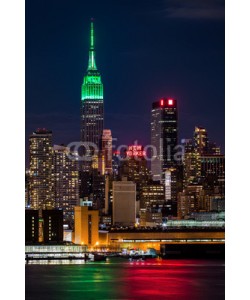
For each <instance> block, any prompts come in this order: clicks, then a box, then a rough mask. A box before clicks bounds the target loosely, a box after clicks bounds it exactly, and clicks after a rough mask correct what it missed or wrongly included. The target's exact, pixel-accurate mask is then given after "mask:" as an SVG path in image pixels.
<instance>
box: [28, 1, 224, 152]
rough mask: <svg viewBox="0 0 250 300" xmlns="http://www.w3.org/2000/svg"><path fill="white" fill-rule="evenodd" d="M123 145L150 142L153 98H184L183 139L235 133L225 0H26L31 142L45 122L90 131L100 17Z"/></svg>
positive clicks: (107, 96)
mask: <svg viewBox="0 0 250 300" xmlns="http://www.w3.org/2000/svg"><path fill="white" fill-rule="evenodd" d="M91 17H93V18H94V19H95V43H96V63H97V67H98V69H99V71H100V72H101V75H102V81H103V84H104V107H105V120H104V127H105V128H110V129H111V130H112V135H113V137H115V138H117V139H118V141H117V142H116V144H130V143H133V141H134V140H138V142H139V143H142V144H143V145H146V144H149V143H150V111H151V105H152V102H154V101H157V100H159V99H160V98H161V97H173V98H176V99H177V101H178V109H179V139H181V138H191V137H192V135H193V131H194V126H195V125H198V126H203V127H205V128H207V130H208V134H209V138H210V140H211V141H215V142H216V143H217V144H218V145H220V146H221V147H222V151H223V152H224V143H225V141H224V135H225V115H224V113H225V90H224V85H225V61H224V59H225V43H224V38H225V20H224V1H220V0H202V1H201V0H132V1H130V0H126V1H125V0H116V1H115V0H112V1H111V0H106V1H104V0H95V1H85V0H81V1H80V0H72V1H69V0H67V1H66V0H60V1H59V0H53V1H51V0H26V147H27V145H28V137H29V135H30V134H31V133H32V132H33V131H34V130H35V129H36V128H38V127H42V128H44V127H45V128H47V129H50V130H52V131H53V141H54V143H55V144H62V143H64V144H68V143H69V142H72V141H78V140H79V139H80V94H81V84H82V80H83V75H84V73H85V71H86V69H87V63H88V47H89V30H90V18H91Z"/></svg>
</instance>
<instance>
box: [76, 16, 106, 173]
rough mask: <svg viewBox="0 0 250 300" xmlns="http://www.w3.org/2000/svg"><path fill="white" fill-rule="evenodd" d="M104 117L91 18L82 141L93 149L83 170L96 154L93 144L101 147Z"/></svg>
mask: <svg viewBox="0 0 250 300" xmlns="http://www.w3.org/2000/svg"><path fill="white" fill-rule="evenodd" d="M103 119H104V112H103V84H102V80H101V75H100V72H99V71H98V69H97V67H96V62H95V44H94V23H93V20H91V27H90V48H89V62H88V68H87V71H86V73H85V75H84V77H83V84H82V90H81V142H82V143H84V145H90V149H92V150H90V151H86V152H85V155H86V156H87V157H88V158H89V159H88V161H86V162H83V171H87V172H88V171H89V170H90V166H91V161H92V156H93V154H94V152H93V147H92V145H93V144H95V145H96V148H97V149H98V150H99V149H100V140H101V136H102V132H103ZM84 148H85V149H86V147H84Z"/></svg>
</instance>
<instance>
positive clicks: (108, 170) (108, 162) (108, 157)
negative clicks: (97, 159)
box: [102, 129, 112, 174]
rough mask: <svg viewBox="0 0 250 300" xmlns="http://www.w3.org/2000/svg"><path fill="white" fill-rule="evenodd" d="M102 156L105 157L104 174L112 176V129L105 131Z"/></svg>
mask: <svg viewBox="0 0 250 300" xmlns="http://www.w3.org/2000/svg"><path fill="white" fill-rule="evenodd" d="M102 154H103V156H104V173H105V174H112V135H111V130H110V129H104V130H103V134H102Z"/></svg>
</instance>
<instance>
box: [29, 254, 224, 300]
mask: <svg viewBox="0 0 250 300" xmlns="http://www.w3.org/2000/svg"><path fill="white" fill-rule="evenodd" d="M40 263H41V264H40V265H38V264H36V263H35V262H34V263H33V262H31V261H30V262H29V263H28V264H26V300H28V299H58V300H66V299H67V300H68V299H70V300H71V299H84V300H85V299H102V300H105V299H116V300H120V299H124V300H125V299H127V300H128V299H132V300H133V299H150V300H151V299H154V300H155V299H168V300H177V299H178V300H179V299H185V300H201V299H202V300H208V299H213V300H217V299H218V300H223V299H224V261H221V260H187V259H182V260H158V259H149V260H146V261H132V262H130V261H128V260H124V259H119V258H112V259H110V260H109V261H106V262H85V261H81V260H75V261H74V260H72V261H69V260H65V261H62V260H58V261H52V260H51V261H50V262H46V261H40ZM45 264H46V265H45Z"/></svg>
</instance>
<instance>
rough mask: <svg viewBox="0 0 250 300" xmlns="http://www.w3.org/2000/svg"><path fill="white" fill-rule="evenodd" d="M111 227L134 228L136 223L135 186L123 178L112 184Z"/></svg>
mask: <svg viewBox="0 0 250 300" xmlns="http://www.w3.org/2000/svg"><path fill="white" fill-rule="evenodd" d="M112 204H113V205H112V208H113V212H112V213H113V225H126V226H134V225H135V222H136V184H135V183H134V182H132V181H127V178H123V179H122V181H114V182H113V203H112Z"/></svg>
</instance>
